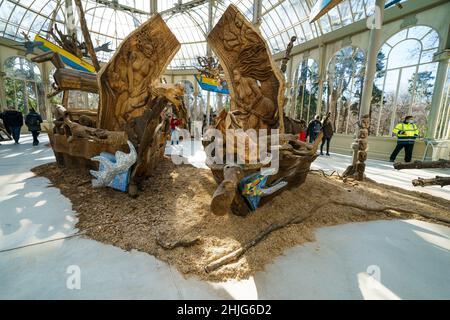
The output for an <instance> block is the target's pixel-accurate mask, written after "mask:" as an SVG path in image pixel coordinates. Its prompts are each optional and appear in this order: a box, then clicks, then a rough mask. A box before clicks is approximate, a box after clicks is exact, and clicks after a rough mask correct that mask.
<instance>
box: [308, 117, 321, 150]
mask: <svg viewBox="0 0 450 320" xmlns="http://www.w3.org/2000/svg"><path fill="white" fill-rule="evenodd" d="M320 130H322V123H321V122H320V116H319V115H317V116H315V119H314V120H311V121H310V122H309V124H308V128H307V129H306V138H308V137H309V143H313V142H314V141H315V140H316V138H317V136H318V135H319V133H320Z"/></svg>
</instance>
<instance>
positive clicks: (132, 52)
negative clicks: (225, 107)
mask: <svg viewBox="0 0 450 320" xmlns="http://www.w3.org/2000/svg"><path fill="white" fill-rule="evenodd" d="M180 46H181V45H180V43H179V42H178V40H177V39H176V37H175V36H174V35H173V33H172V32H171V31H170V29H169V28H168V27H167V25H166V24H165V22H164V21H163V19H162V18H161V16H160V15H154V16H153V17H152V18H150V19H149V20H148V21H147V22H145V23H144V24H142V25H141V26H139V28H137V29H136V30H134V31H133V32H132V33H130V35H128V36H127V37H126V38H125V39H124V40H123V41H122V43H121V44H120V46H119V48H118V49H117V50H116V52H115V54H114V55H113V57H112V58H111V60H110V61H109V62H108V64H106V65H105V66H103V67H102V69H101V70H100V71H99V74H98V83H99V95H100V106H99V115H98V126H99V127H101V128H105V129H107V130H112V131H125V132H126V133H127V135H128V137H129V139H130V141H131V142H132V143H133V144H134V146H135V147H136V149H137V152H138V155H137V162H136V165H135V166H134V167H133V169H132V173H131V179H130V185H129V193H130V194H131V195H132V196H135V195H137V189H138V186H139V185H140V183H141V181H142V180H143V179H144V178H145V177H146V176H147V175H148V174H149V173H150V172H151V171H152V170H153V168H154V166H155V165H156V164H157V163H158V159H159V158H160V157H161V156H162V155H163V152H164V145H165V136H166V134H165V133H164V132H163V129H164V128H166V126H165V125H164V121H165V117H163V116H162V115H161V113H162V111H163V110H164V109H165V107H166V106H167V105H168V104H169V103H171V104H172V105H173V106H174V107H175V108H182V107H183V88H182V87H181V86H169V85H162V84H160V83H159V78H160V76H161V74H162V73H163V71H164V70H165V68H166V67H167V65H168V64H169V63H170V61H171V60H172V58H173V56H174V55H175V54H176V52H177V51H178V49H179V48H180Z"/></svg>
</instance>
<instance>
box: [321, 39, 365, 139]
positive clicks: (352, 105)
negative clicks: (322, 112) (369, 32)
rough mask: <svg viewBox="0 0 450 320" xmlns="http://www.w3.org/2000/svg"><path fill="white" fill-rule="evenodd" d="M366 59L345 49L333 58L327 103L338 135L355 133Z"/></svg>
mask: <svg viewBox="0 0 450 320" xmlns="http://www.w3.org/2000/svg"><path fill="white" fill-rule="evenodd" d="M364 66H365V55H364V52H363V51H362V50H361V49H360V48H356V47H351V46H348V47H345V48H342V49H340V50H339V51H338V52H336V54H335V55H334V56H333V58H331V61H330V63H329V64H328V70H327V85H326V87H325V90H326V102H327V108H326V109H327V111H328V112H331V114H332V119H333V121H334V128H335V131H336V132H337V133H344V134H353V133H355V129H356V125H357V121H358V117H359V106H360V100H361V93H362V86H363V82H364Z"/></svg>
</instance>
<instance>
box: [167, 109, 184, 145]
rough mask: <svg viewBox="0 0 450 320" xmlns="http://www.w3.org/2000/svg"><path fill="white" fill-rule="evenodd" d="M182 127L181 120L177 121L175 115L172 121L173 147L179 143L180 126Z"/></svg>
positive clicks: (171, 137) (171, 139)
mask: <svg viewBox="0 0 450 320" xmlns="http://www.w3.org/2000/svg"><path fill="white" fill-rule="evenodd" d="M180 125H181V120H180V119H177V116H176V115H173V116H172V118H171V119H170V144H171V145H173V142H174V141H175V142H176V144H178V143H179V139H180V137H179V136H180V135H179V133H178V126H180Z"/></svg>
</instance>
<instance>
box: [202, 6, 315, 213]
mask: <svg viewBox="0 0 450 320" xmlns="http://www.w3.org/2000/svg"><path fill="white" fill-rule="evenodd" d="M207 40H208V43H209V44H210V46H211V48H212V49H213V51H214V52H215V53H216V54H217V56H218V57H219V60H220V64H221V66H222V67H223V69H224V72H225V76H226V79H227V82H228V85H229V89H230V96H231V111H230V112H228V113H227V112H222V113H221V114H220V115H219V116H218V117H217V119H216V123H215V128H216V129H217V130H218V131H220V132H221V133H222V136H223V141H224V144H223V146H220V145H219V146H216V147H218V149H222V150H226V147H227V146H226V140H227V134H230V132H229V131H227V130H229V129H235V130H236V129H237V130H239V129H241V130H244V131H246V130H249V129H254V130H257V131H258V130H260V129H266V130H271V129H277V130H278V132H279V133H278V134H276V133H275V135H277V136H276V138H277V139H275V140H274V141H277V143H275V144H272V145H271V142H270V141H271V139H272V138H274V136H273V134H272V135H271V132H270V131H267V134H268V135H267V139H266V143H267V146H268V150H271V152H272V154H274V152H275V151H278V156H279V157H278V158H279V160H278V164H276V167H278V170H277V171H276V172H275V171H274V172H273V174H271V175H269V176H264V174H262V175H259V174H258V172H263V171H264V169H267V168H268V167H270V166H269V164H264V163H263V161H262V159H260V158H258V159H257V160H258V161H257V163H256V164H255V163H250V161H249V160H250V144H251V143H253V144H256V145H257V148H258V150H259V148H262V145H258V142H259V141H255V139H254V138H252V137H250V136H249V137H247V138H245V139H247V140H246V142H243V141H242V140H241V142H240V143H241V145H240V146H239V142H238V144H237V145H236V146H234V147H233V148H232V149H229V150H233V152H234V156H235V157H234V159H237V156H238V155H237V153H238V150H244V156H242V155H240V157H241V159H242V158H244V160H245V161H244V162H245V163H243V164H236V161H231V162H230V161H229V162H228V163H227V160H226V156H225V152H223V159H222V160H223V161H222V163H217V153H214V154H208V155H207V156H208V161H207V164H208V166H209V167H210V169H211V171H212V173H213V175H214V178H215V180H216V182H217V183H218V187H217V189H216V191H215V192H214V195H213V198H212V201H211V210H212V212H213V213H214V214H217V215H223V214H226V213H229V212H232V213H234V214H237V215H246V214H248V213H249V212H250V211H251V210H254V209H255V207H256V206H257V205H262V204H264V202H266V201H268V200H269V199H271V198H273V197H274V196H276V195H277V194H279V193H280V192H282V191H283V190H285V189H287V188H292V187H296V186H299V185H301V184H302V183H304V181H305V179H306V176H307V174H308V172H309V170H310V165H311V163H312V162H313V161H314V160H315V159H316V157H317V148H318V144H319V143H320V141H321V139H322V135H320V136H319V137H318V138H317V139H316V141H315V143H314V144H307V143H304V142H301V141H299V140H298V139H297V136H295V135H292V134H285V133H284V124H283V116H280V115H283V105H284V88H285V81H284V77H283V75H282V73H281V72H280V70H279V69H278V67H277V66H276V65H275V62H274V61H273V59H272V56H271V54H270V51H269V49H268V46H267V44H266V42H265V41H264V39H263V38H262V37H261V36H260V35H259V33H258V31H257V30H256V29H255V28H254V26H253V25H252V24H251V23H250V22H249V21H247V20H246V18H245V17H244V15H243V14H242V13H241V12H240V11H239V10H238V9H237V8H236V7H235V6H234V5H230V6H229V7H228V8H227V10H226V11H225V12H224V14H223V16H222V17H221V18H220V20H219V22H218V23H217V25H216V26H215V27H214V28H213V29H212V30H211V32H210V33H209V35H208V39H207ZM230 139H231V138H230ZM250 140H252V141H250ZM219 141H220V140H219ZM244 141H245V140H244ZM208 144H209V142H208V141H205V143H204V145H208ZM242 144H243V145H242ZM228 147H229V146H228ZM239 148H240V149H239ZM222 150H215V151H216V152H219V151H222ZM269 153H270V152H269ZM258 154H259V155H261V153H258ZM272 165H273V163H272ZM261 169H263V170H262V171H261ZM252 177H254V179H255V181H253V182H254V183H257V182H258V181H261V182H262V181H263V182H264V183H263V186H262V187H260V188H259V189H258V188H254V187H255V186H256V185H255V186H253V185H252V184H251V183H252V180H251V179H252ZM248 179H250V180H248ZM258 179H259V180H258ZM246 182H248V183H247V184H246ZM281 182H282V185H283V186H282V187H277V186H276V185H278V186H280V184H279V183H281ZM248 186H250V187H249V190H246V188H247V187H248ZM252 188H253V189H252ZM271 188H272V189H271ZM267 190H270V191H271V192H269V191H267ZM252 193H253V195H252ZM252 196H255V197H258V196H261V198H260V200H258V204H257V205H256V206H255V203H250V200H249V199H251V197H252Z"/></svg>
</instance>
